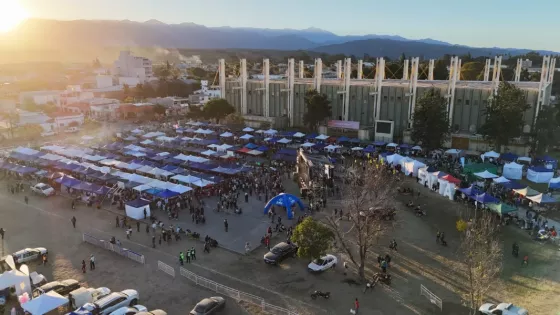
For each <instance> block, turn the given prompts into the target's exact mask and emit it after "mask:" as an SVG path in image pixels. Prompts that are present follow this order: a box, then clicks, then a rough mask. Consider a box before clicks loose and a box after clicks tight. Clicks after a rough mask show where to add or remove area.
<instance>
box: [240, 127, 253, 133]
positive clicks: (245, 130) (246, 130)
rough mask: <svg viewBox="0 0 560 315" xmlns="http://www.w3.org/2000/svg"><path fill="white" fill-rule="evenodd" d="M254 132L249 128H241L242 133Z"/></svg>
mask: <svg viewBox="0 0 560 315" xmlns="http://www.w3.org/2000/svg"><path fill="white" fill-rule="evenodd" d="M253 131H255V129H253V128H251V127H245V128H243V132H253Z"/></svg>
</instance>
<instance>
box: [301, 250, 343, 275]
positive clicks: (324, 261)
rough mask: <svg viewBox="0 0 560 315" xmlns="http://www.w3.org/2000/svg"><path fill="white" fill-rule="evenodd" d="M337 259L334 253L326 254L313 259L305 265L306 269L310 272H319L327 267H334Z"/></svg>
mask: <svg viewBox="0 0 560 315" xmlns="http://www.w3.org/2000/svg"><path fill="white" fill-rule="evenodd" d="M337 262H338V260H337V259H336V257H335V256H334V255H331V254H327V255H325V256H323V257H321V258H318V259H315V260H313V261H312V262H310V263H309V265H307V269H308V270H309V271H311V272H321V271H325V270H327V269H329V268H334V267H335V266H336V263H337Z"/></svg>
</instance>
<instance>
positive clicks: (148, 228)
mask: <svg viewBox="0 0 560 315" xmlns="http://www.w3.org/2000/svg"><path fill="white" fill-rule="evenodd" d="M146 234H150V225H149V224H146Z"/></svg>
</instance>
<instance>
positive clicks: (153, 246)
mask: <svg viewBox="0 0 560 315" xmlns="http://www.w3.org/2000/svg"><path fill="white" fill-rule="evenodd" d="M160 244H161V242H160ZM152 248H156V236H155V235H152Z"/></svg>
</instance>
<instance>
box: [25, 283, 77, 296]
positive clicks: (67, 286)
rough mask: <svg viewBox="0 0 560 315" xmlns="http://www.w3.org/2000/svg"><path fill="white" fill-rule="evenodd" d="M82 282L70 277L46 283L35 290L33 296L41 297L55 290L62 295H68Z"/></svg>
mask: <svg viewBox="0 0 560 315" xmlns="http://www.w3.org/2000/svg"><path fill="white" fill-rule="evenodd" d="M79 287H80V284H79V283H78V281H76V280H74V279H68V280H64V281H53V282H49V283H47V284H44V285H42V286H40V287H38V288H37V289H35V290H33V298H36V297H39V296H40V295H42V294H45V293H47V292H50V291H54V292H56V293H58V294H60V295H62V296H67V295H68V294H70V292H72V291H74V290H76V289H78V288H79Z"/></svg>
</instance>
